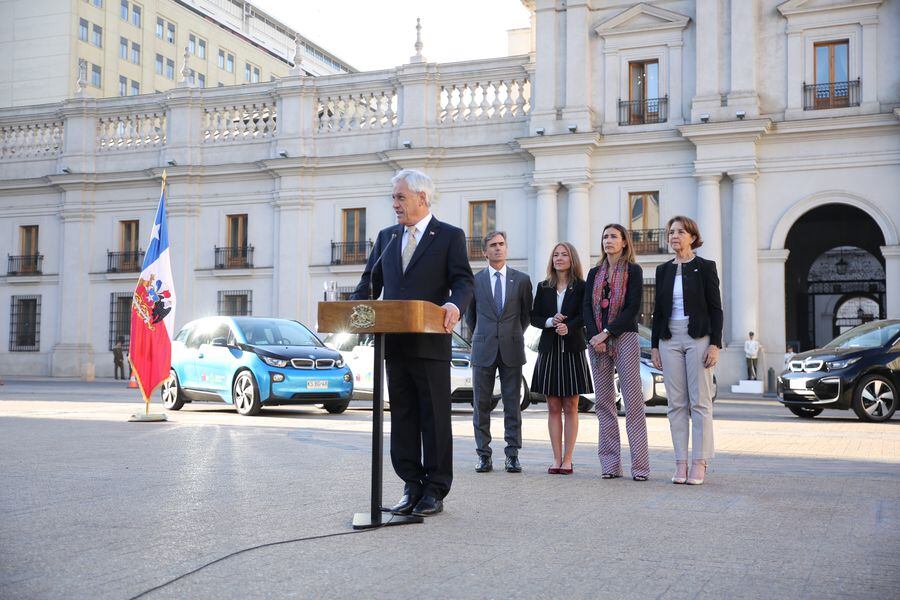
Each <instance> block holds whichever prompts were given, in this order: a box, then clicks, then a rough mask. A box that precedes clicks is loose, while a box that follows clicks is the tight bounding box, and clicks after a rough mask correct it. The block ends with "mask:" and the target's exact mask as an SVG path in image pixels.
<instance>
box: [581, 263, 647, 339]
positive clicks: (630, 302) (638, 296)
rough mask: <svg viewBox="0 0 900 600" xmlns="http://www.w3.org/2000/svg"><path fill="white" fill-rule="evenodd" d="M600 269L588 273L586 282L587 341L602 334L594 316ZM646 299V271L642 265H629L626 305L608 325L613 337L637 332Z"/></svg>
mask: <svg viewBox="0 0 900 600" xmlns="http://www.w3.org/2000/svg"><path fill="white" fill-rule="evenodd" d="M599 272H600V267H594V268H593V269H591V270H590V271H588V276H587V280H586V281H585V282H584V304H583V308H584V327H585V329H586V330H587V339H588V341H590V339H591V338H592V337H594V336H595V335H597V334H599V333H600V330H599V329H597V319H596V316H595V315H594V306H593V304H594V298H593V296H594V280H595V279H596V278H597V273H599ZM643 297H644V270H643V269H641V266H640V265H636V264H634V263H631V264H629V265H628V289H627V290H625V303H624V304H622V308H621V310H619V314H618V315H617V316H616V318H615V320H614V321H613V322H612V323H607V324H606V329H607V330H608V331H609V333H610V334H612V335H613V336H617V335H621V334H622V333H624V332H626V331H637V330H638V327H637V322H638V316H639V315H640V314H641V302H642V301H643Z"/></svg>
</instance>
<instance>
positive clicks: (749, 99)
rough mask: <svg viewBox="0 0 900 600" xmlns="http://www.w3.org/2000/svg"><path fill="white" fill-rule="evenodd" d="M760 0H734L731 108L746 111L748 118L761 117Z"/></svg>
mask: <svg viewBox="0 0 900 600" xmlns="http://www.w3.org/2000/svg"><path fill="white" fill-rule="evenodd" d="M757 11H758V6H757V0H731V52H730V56H731V91H730V92H729V93H728V111H729V113H730V114H729V116H730V118H734V113H735V111H738V110H743V111H744V112H745V113H746V114H747V117H748V118H752V117H758V116H759V96H757V93H756V40H757V39H758V37H759V34H758V31H757V26H756V13H757Z"/></svg>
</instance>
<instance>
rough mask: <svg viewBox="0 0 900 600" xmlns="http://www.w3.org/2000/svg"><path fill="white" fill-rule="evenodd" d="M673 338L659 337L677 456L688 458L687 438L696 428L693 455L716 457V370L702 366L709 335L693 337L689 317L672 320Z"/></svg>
mask: <svg viewBox="0 0 900 600" xmlns="http://www.w3.org/2000/svg"><path fill="white" fill-rule="evenodd" d="M669 331H671V332H672V338H671V339H668V340H660V342H659V354H660V358H661V359H662V365H663V376H664V377H665V380H666V396H667V397H668V401H669V411H668V414H669V428H670V429H671V431H672V445H673V446H675V460H687V459H688V441H689V439H690V437H691V433H692V432H691V430H692V429H693V443H692V444H691V458H692V459H693V460H709V459H711V458H712V457H713V406H712V379H713V370H712V369H707V368H705V367H704V366H703V355H704V354H705V353H706V349H707V348H708V347H709V336H705V337H702V338H698V339H694V338H692V337H691V336H690V335H688V321H687V319H685V320H680V321H669Z"/></svg>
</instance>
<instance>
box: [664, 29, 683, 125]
mask: <svg viewBox="0 0 900 600" xmlns="http://www.w3.org/2000/svg"><path fill="white" fill-rule="evenodd" d="M683 49H684V43H682V42H678V43H671V44H669V86H668V95H669V123H671V124H673V125H681V124H682V123H684V87H683V77H684V76H683V74H682V73H683V68H682V62H681V61H682V55H683Z"/></svg>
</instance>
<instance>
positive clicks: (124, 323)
mask: <svg viewBox="0 0 900 600" xmlns="http://www.w3.org/2000/svg"><path fill="white" fill-rule="evenodd" d="M133 298H134V292H110V293H109V329H108V331H109V339H108V340H107V342H108V347H109V351H110V352H111V351H112V349H113V347H115V345H116V338H118V337H119V336H120V335H121V336H122V337H123V338H125V341H124V342H123V344H122V348H123V350H124V351H125V352H127V351H128V346H129V345H130V343H131V303H132V299H133Z"/></svg>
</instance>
